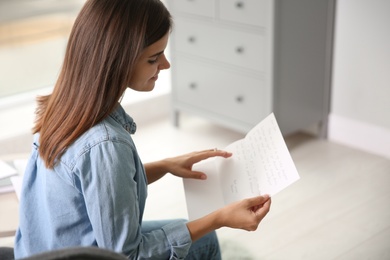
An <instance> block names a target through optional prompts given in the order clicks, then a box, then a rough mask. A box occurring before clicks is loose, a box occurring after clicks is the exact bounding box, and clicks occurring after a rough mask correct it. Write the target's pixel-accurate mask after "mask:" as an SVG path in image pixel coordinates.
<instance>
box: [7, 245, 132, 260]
mask: <svg viewBox="0 0 390 260" xmlns="http://www.w3.org/2000/svg"><path fill="white" fill-rule="evenodd" d="M0 259H1V260H14V251H13V248H10V247H1V248H0ZM23 260H128V259H127V258H126V257H125V256H124V255H122V254H119V253H116V252H113V251H110V250H106V249H102V248H98V247H70V248H65V249H59V250H53V251H49V252H44V253H41V254H36V255H33V256H30V257H27V258H23Z"/></svg>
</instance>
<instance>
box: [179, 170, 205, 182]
mask: <svg viewBox="0 0 390 260" xmlns="http://www.w3.org/2000/svg"><path fill="white" fill-rule="evenodd" d="M184 176H185V177H184V178H191V179H198V180H206V179H207V175H206V174H205V173H203V172H199V171H192V170H185V175H184Z"/></svg>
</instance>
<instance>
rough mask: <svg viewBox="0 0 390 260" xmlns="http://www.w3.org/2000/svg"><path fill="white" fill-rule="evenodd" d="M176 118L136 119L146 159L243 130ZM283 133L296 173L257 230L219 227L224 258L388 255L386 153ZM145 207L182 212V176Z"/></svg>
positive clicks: (215, 142) (153, 189)
mask: <svg viewBox="0 0 390 260" xmlns="http://www.w3.org/2000/svg"><path fill="white" fill-rule="evenodd" d="M128 112H129V113H130V114H131V111H128ZM135 120H137V119H136V118H135ZM181 123H182V124H181V127H180V129H177V128H174V127H172V125H171V124H170V122H169V120H168V119H162V120H159V121H155V122H154V123H152V124H145V125H142V124H141V125H138V130H137V133H136V134H135V135H134V141H135V142H136V145H137V148H138V150H139V152H140V154H141V157H142V158H143V161H144V162H148V161H153V160H157V159H161V158H164V157H169V156H174V155H179V154H182V153H186V152H191V151H194V150H200V149H209V148H215V147H217V148H219V149H223V148H224V147H225V146H226V145H228V144H229V143H231V142H233V141H235V140H238V139H241V138H243V135H242V134H239V133H236V132H233V131H230V130H227V129H225V128H222V127H219V126H215V125H212V124H210V123H209V122H206V121H203V120H201V119H199V118H195V117H188V116H184V118H183V120H182V121H181ZM286 141H287V144H288V147H289V149H290V152H291V154H292V157H293V160H294V161H295V164H296V166H297V169H298V171H299V174H300V176H301V179H300V180H299V181H298V182H296V183H294V184H293V185H292V186H290V187H288V188H287V189H286V190H283V191H282V192H280V193H278V194H276V195H275V196H274V197H273V198H272V200H273V201H272V208H271V211H270V213H269V214H268V215H267V216H266V218H265V219H264V220H263V222H262V223H261V225H260V227H259V229H258V230H257V231H256V232H250V233H249V232H244V231H237V230H230V229H221V230H218V235H219V238H220V243H221V246H222V250H223V259H225V260H233V259H234V260H237V259H248V260H249V259H253V260H261V259H267V260H272V259H280V260H284V259H289V260H291V259H292V260H295V259H310V260H320V259H324V260H325V259H326V260H329V259H353V260H355V259H374V260H376V259H378V260H383V259H390V207H389V205H390V204H389V201H390V188H389V186H390V160H387V159H385V158H382V157H378V156H375V155H372V154H368V153H365V152H362V151H358V150H355V149H351V148H349V147H345V146H343V145H339V144H335V143H331V142H328V141H326V140H319V139H316V138H314V137H313V136H310V135H306V134H296V135H293V136H289V137H287V138H286ZM146 207H147V208H146V212H145V218H146V219H165V218H169V219H170V218H187V213H186V205H185V198H184V190H183V186H182V182H181V180H180V179H178V178H175V177H172V176H169V175H168V176H166V177H164V178H163V179H162V180H160V181H159V182H157V183H154V184H152V185H150V187H149V197H148V202H147V205H146ZM4 241H5V240H3V242H4ZM8 242H9V243H11V244H12V240H8Z"/></svg>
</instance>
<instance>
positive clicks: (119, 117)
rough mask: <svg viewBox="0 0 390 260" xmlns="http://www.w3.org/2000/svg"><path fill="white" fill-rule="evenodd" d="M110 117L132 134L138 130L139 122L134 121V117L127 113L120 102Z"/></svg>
mask: <svg viewBox="0 0 390 260" xmlns="http://www.w3.org/2000/svg"><path fill="white" fill-rule="evenodd" d="M110 117H112V118H113V119H114V120H115V121H117V122H118V123H119V124H121V125H122V126H123V128H124V129H126V131H127V132H129V133H130V134H134V133H135V131H136V130H137V124H136V123H135V122H134V120H133V118H131V117H130V116H129V115H128V114H127V113H126V111H125V110H124V109H123V107H122V106H121V105H120V104H118V106H117V108H116V109H115V110H114V111H113V112H112V113H111V114H110Z"/></svg>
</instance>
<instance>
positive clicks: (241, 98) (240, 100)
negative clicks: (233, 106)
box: [236, 96, 244, 103]
mask: <svg viewBox="0 0 390 260" xmlns="http://www.w3.org/2000/svg"><path fill="white" fill-rule="evenodd" d="M236 101H237V103H243V102H244V97H243V96H237V97H236Z"/></svg>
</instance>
